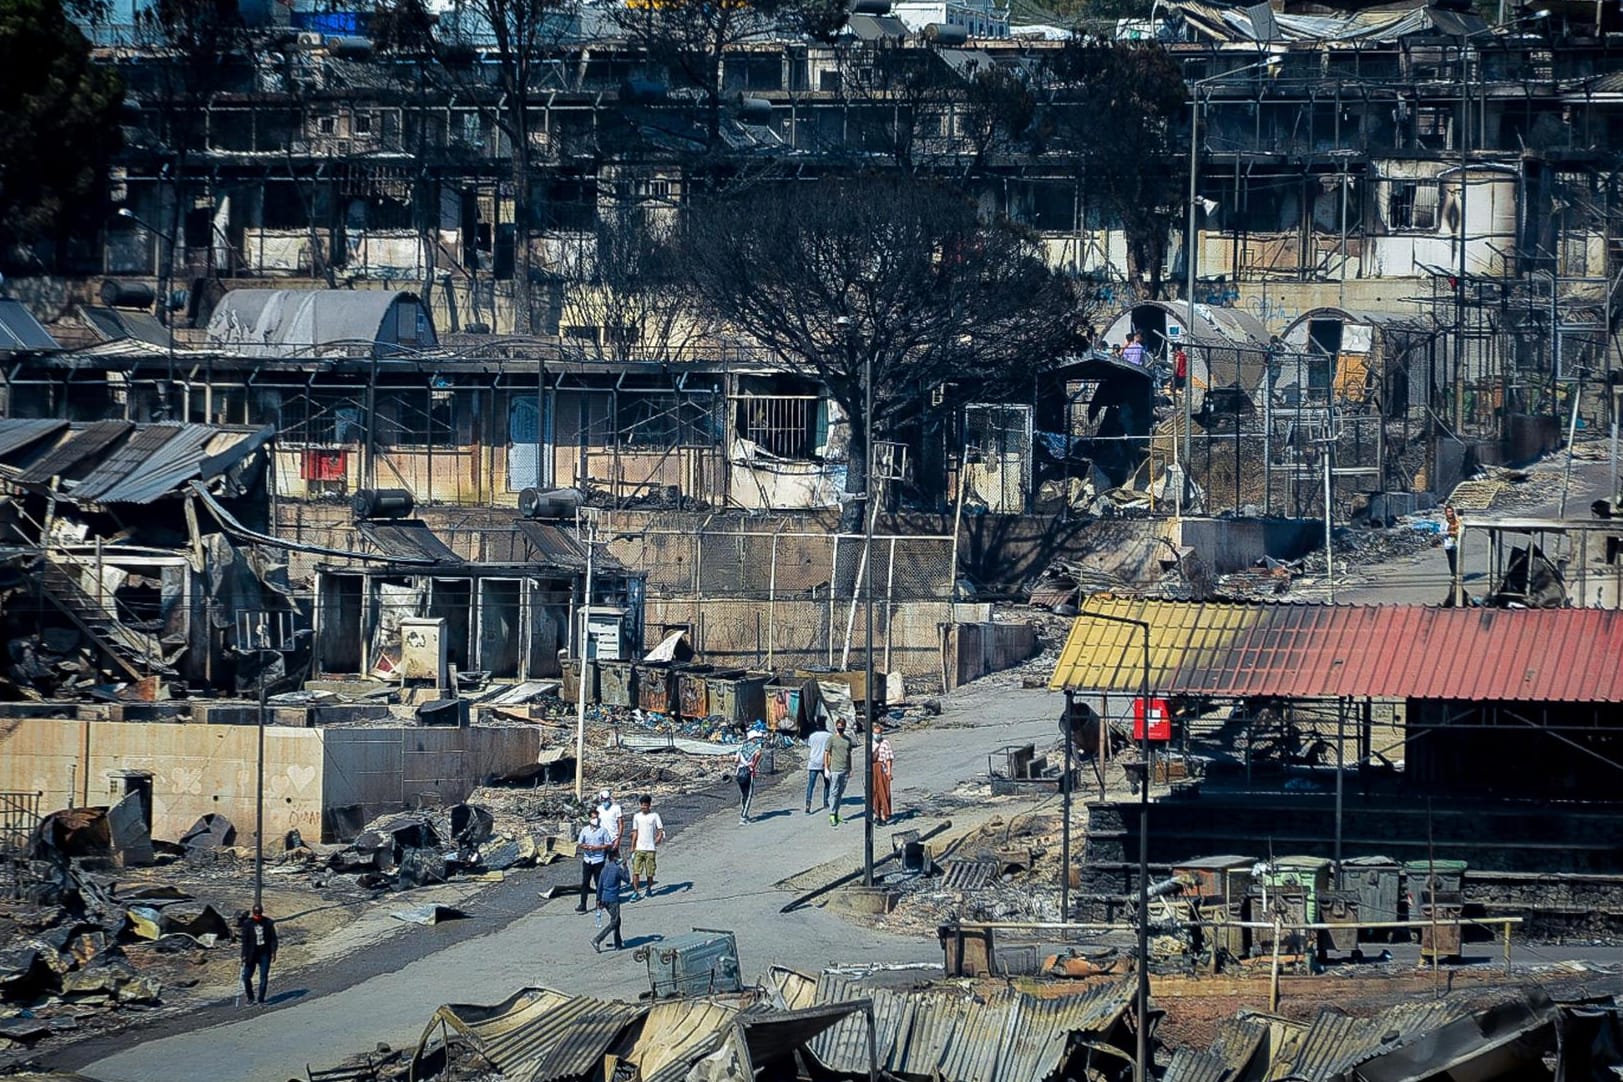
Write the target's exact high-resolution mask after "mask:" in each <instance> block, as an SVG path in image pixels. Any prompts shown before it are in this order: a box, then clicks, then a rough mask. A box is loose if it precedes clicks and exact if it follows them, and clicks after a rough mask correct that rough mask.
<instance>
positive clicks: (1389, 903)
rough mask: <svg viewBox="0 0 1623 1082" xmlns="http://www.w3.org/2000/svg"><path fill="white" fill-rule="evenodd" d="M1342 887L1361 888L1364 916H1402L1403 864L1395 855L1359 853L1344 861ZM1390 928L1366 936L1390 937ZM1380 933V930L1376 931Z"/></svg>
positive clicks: (1389, 918) (1390, 918)
mask: <svg viewBox="0 0 1623 1082" xmlns="http://www.w3.org/2000/svg"><path fill="white" fill-rule="evenodd" d="M1341 888H1342V889H1343V890H1352V891H1357V892H1358V910H1359V918H1360V919H1361V920H1366V921H1373V922H1381V921H1394V920H1401V919H1402V917H1401V916H1400V915H1399V914H1400V913H1401V912H1402V905H1401V903H1402V901H1403V867H1402V866H1401V865H1400V864H1398V862H1397V861H1395V860H1393V859H1392V858H1391V857H1355V858H1353V859H1352V860H1344V861H1342V862H1341ZM1389 931H1390V929H1385V930H1380V929H1378V930H1376V931H1375V932H1372V933H1369V934H1366V935H1365V937H1364V938H1366V939H1370V938H1373V939H1386V938H1387V935H1386V934H1385V933H1387V932H1389ZM1376 933H1379V934H1376Z"/></svg>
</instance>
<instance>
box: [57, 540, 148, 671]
mask: <svg viewBox="0 0 1623 1082" xmlns="http://www.w3.org/2000/svg"><path fill="white" fill-rule="evenodd" d="M79 567H80V564H79V561H77V560H75V559H74V558H73V557H72V556H70V555H68V554H66V553H62V552H52V553H50V554H48V555H47V556H46V558H45V561H44V564H43V573H42V574H41V576H40V587H41V593H43V594H44V596H45V599H46V600H47V601H49V602H50V603H51V604H52V605H54V606H56V608H57V609H58V610H59V611H60V612H61V613H62V615H64V616H66V617H67V618H68V619H69V620H71V621H73V624H74V626H75V627H77V628H78V629H79V631H80V632H81V633H82V634H83V635H84V636H85V637H86V638H87V639H89V640H90V641H91V642H92V643H94V644H95V645H96V646H97V648H99V649H100V650H101V652H102V653H103V654H105V655H107V657H109V658H111V659H112V661H113V662H114V663H115V664H116V665H117V666H118V667H119V668H120V669H122V670H123V671H124V672H125V674H126V675H128V676H129V677H130V679H132V680H140V679H143V678H144V677H147V676H151V675H159V676H174V675H176V673H175V670H174V669H173V668H171V667H170V665H169V664H168V662H167V661H166V660H165V658H164V655H163V648H162V644H161V643H160V642H159V641H158V639H157V638H156V637H154V636H152V635H148V634H146V633H145V632H140V631H136V630H134V629H132V628H130V627H128V626H126V625H125V624H124V623H123V622H122V621H120V620H119V619H118V617H117V615H116V614H115V612H114V611H112V608H116V605H117V603H116V602H113V601H111V599H109V603H108V604H103V603H102V602H100V601H98V600H97V599H96V598H95V597H93V596H91V595H90V593H89V592H87V591H86V590H85V589H84V587H83V586H81V585H80V579H79V576H78V574H77V572H76V569H78V568H79Z"/></svg>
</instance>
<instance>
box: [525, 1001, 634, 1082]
mask: <svg viewBox="0 0 1623 1082" xmlns="http://www.w3.org/2000/svg"><path fill="white" fill-rule="evenodd" d="M642 1013H643V1008H641V1007H637V1006H633V1005H632V1004H630V1003H614V1002H606V1001H603V1000H596V999H587V998H584V997H583V998H580V999H576V1000H572V1001H570V1002H569V1003H566V1004H564V1005H563V1006H561V1007H559V1008H558V1010H557V1011H556V1012H555V1016H554V1017H553V1018H551V1019H549V1020H548V1027H549V1029H550V1030H551V1031H552V1032H553V1033H555V1034H556V1042H555V1043H554V1044H553V1045H552V1047H551V1048H550V1049H548V1050H547V1051H546V1052H545V1053H543V1054H542V1055H541V1057H540V1058H539V1059H537V1060H534V1061H533V1062H531V1063H529V1064H527V1065H526V1066H524V1067H522V1068H513V1069H510V1070H507V1071H504V1072H502V1073H503V1074H505V1075H507V1076H508V1077H509V1078H511V1079H514V1080H515V1082H520V1080H522V1082H556V1080H558V1079H564V1078H584V1077H587V1076H589V1075H591V1073H592V1071H593V1069H594V1068H596V1067H598V1066H599V1065H600V1064H601V1063H602V1062H603V1053H604V1052H605V1051H606V1050H607V1049H608V1047H609V1046H610V1045H611V1044H613V1043H614V1042H615V1040H616V1038H618V1037H619V1036H620V1034H621V1033H622V1032H624V1030H625V1028H626V1027H627V1026H628V1025H630V1024H631V1023H632V1022H633V1021H635V1020H636V1019H637V1018H638V1017H639V1016H641V1014H642Z"/></svg>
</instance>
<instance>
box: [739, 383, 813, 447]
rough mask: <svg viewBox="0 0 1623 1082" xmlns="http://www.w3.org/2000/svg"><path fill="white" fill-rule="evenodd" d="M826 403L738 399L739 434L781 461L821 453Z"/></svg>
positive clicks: (754, 397)
mask: <svg viewBox="0 0 1623 1082" xmlns="http://www.w3.org/2000/svg"><path fill="white" fill-rule="evenodd" d="M822 405H823V404H822V401H821V400H819V399H816V398H811V397H795V398H781V397H768V396H765V395H760V396H757V395H745V396H742V397H740V398H739V399H738V400H737V417H736V419H735V423H736V424H737V426H738V434H739V435H740V436H742V437H744V438H745V439H747V440H749V441H750V442H751V443H753V444H755V445H756V446H758V447H760V448H761V449H762V450H763V451H766V452H767V453H768V454H771V455H776V456H777V457H778V458H813V457H815V456H816V454H817V447H818V437H819V431H820V426H821V424H822V423H824V422H823V418H824V414H823V412H822Z"/></svg>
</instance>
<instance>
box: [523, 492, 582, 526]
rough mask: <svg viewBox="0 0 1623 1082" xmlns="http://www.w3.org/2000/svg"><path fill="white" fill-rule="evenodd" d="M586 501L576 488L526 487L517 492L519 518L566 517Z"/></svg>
mask: <svg viewBox="0 0 1623 1082" xmlns="http://www.w3.org/2000/svg"><path fill="white" fill-rule="evenodd" d="M584 502H586V501H585V498H584V497H583V496H582V495H581V493H580V491H579V490H578V489H573V488H527V489H524V490H523V491H522V492H520V493H519V494H518V513H519V517H521V518H537V519H539V518H568V517H569V516H571V515H573V514H574V513H575V510H576V509H577V508H578V507H580V505H581V504H582V503H584Z"/></svg>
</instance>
